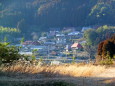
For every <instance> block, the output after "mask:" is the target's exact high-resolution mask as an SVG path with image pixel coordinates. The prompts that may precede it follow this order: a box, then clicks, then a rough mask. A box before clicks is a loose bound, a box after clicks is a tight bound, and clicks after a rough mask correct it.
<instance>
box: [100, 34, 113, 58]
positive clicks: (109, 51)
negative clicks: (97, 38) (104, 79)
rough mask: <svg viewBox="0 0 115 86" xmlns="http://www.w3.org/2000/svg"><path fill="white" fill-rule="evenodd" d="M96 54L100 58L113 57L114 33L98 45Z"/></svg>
mask: <svg viewBox="0 0 115 86" xmlns="http://www.w3.org/2000/svg"><path fill="white" fill-rule="evenodd" d="M98 55H99V56H100V58H101V60H103V59H110V58H111V59H113V58H114V56H115V34H114V35H113V36H112V37H111V38H110V39H107V40H105V41H103V42H101V43H100V44H99V45H98Z"/></svg>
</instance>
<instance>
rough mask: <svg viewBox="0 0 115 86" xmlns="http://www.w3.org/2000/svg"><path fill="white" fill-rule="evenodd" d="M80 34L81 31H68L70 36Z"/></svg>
mask: <svg viewBox="0 0 115 86" xmlns="http://www.w3.org/2000/svg"><path fill="white" fill-rule="evenodd" d="M79 34H80V32H79V31H74V32H70V33H68V36H77V35H79Z"/></svg>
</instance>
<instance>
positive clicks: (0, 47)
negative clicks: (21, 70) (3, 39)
mask: <svg viewBox="0 0 115 86" xmlns="http://www.w3.org/2000/svg"><path fill="white" fill-rule="evenodd" d="M20 57H21V55H19V54H18V48H17V47H15V46H10V45H9V43H0V61H1V62H2V63H10V62H12V61H14V60H18V59H19V58H20Z"/></svg>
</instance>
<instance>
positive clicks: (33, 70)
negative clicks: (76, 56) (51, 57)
mask: <svg viewBox="0 0 115 86" xmlns="http://www.w3.org/2000/svg"><path fill="white" fill-rule="evenodd" d="M97 70H98V71H97ZM1 71H2V72H10V73H11V72H13V73H14V72H15V73H30V74H44V75H45V76H48V77H49V76H59V75H62V76H72V77H81V76H83V77H90V76H96V75H98V74H99V73H102V72H104V71H105V66H94V65H91V64H87V65H84V64H67V65H58V66H27V65H21V64H16V65H12V66H8V67H2V68H1Z"/></svg>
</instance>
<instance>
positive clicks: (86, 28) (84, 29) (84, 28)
mask: <svg viewBox="0 0 115 86" xmlns="http://www.w3.org/2000/svg"><path fill="white" fill-rule="evenodd" d="M88 29H91V27H90V26H89V27H83V28H82V30H81V32H84V31H86V30H88Z"/></svg>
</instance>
